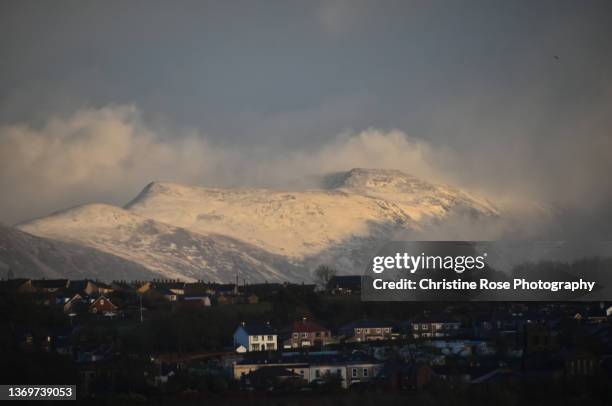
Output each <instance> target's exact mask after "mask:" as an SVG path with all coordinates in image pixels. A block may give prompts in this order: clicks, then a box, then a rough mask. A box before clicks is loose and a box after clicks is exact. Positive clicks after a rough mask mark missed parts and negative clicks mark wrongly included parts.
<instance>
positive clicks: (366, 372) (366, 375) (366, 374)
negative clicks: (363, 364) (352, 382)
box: [363, 368, 368, 378]
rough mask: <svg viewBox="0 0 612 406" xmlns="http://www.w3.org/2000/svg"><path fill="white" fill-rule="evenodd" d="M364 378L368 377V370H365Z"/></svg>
mask: <svg viewBox="0 0 612 406" xmlns="http://www.w3.org/2000/svg"><path fill="white" fill-rule="evenodd" d="M363 376H364V378H367V377H368V368H363Z"/></svg>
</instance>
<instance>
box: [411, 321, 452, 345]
mask: <svg viewBox="0 0 612 406" xmlns="http://www.w3.org/2000/svg"><path fill="white" fill-rule="evenodd" d="M460 327H461V322H459V321H456V320H453V319H452V318H450V317H448V316H420V317H417V318H415V319H413V320H412V322H411V332H412V336H413V337H414V338H417V339H418V338H440V337H453V336H456V335H457V334H458V333H459V328H460Z"/></svg>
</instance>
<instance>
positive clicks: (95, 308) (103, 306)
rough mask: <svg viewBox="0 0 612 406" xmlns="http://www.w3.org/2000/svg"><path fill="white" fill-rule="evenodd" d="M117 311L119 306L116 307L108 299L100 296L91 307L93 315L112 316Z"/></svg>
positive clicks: (90, 310)
mask: <svg viewBox="0 0 612 406" xmlns="http://www.w3.org/2000/svg"><path fill="white" fill-rule="evenodd" d="M116 311H117V306H115V305H114V304H113V303H112V302H111V301H110V300H109V299H108V298H106V297H105V296H100V297H99V298H97V299H96V300H94V302H93V303H92V304H90V305H89V312H90V313H93V314H104V315H106V314H112V313H115V312H116Z"/></svg>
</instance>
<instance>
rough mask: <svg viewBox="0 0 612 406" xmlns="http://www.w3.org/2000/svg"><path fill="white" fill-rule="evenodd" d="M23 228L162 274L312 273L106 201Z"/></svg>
mask: <svg viewBox="0 0 612 406" xmlns="http://www.w3.org/2000/svg"><path fill="white" fill-rule="evenodd" d="M19 228H20V229H22V230H25V231H27V232H29V233H31V234H35V235H41V236H45V237H47V238H52V239H56V240H62V241H67V242H70V243H77V244H80V245H84V246H87V247H93V248H95V249H98V250H100V251H104V252H108V253H110V254H112V255H114V256H117V257H120V258H124V259H127V260H131V261H134V262H137V263H139V264H142V265H143V266H145V267H146V268H148V269H149V270H151V271H152V272H153V273H155V274H156V277H158V278H160V277H162V278H171V279H182V280H200V279H201V280H209V281H216V282H219V281H226V282H227V281H234V280H235V277H236V276H238V277H239V278H240V280H241V281H242V280H246V281H247V282H255V281H264V280H267V281H288V280H294V281H300V280H305V279H307V276H308V275H307V274H306V273H305V272H304V270H303V269H301V268H300V267H298V266H295V265H293V264H291V263H289V262H288V261H287V260H286V259H285V258H283V257H281V256H278V255H273V254H270V253H268V252H265V251H264V250H261V249H259V248H257V247H253V246H250V245H249V244H246V243H243V242H241V241H238V240H234V239H232V238H229V237H226V236H221V235H213V234H209V235H202V234H198V233H193V232H191V231H188V230H185V229H183V228H178V227H173V226H171V225H168V224H163V223H159V222H157V221H155V220H151V219H147V218H144V217H141V216H139V215H137V214H134V213H131V212H129V211H127V210H124V209H122V208H119V207H115V206H110V205H106V204H88V205H84V206H78V207H75V208H72V209H68V210H64V211H61V212H58V213H54V214H52V215H50V216H48V217H45V218H42V219H38V220H34V221H31V222H28V223H26V224H22V225H21V226H20V227H19ZM123 279H129V278H123Z"/></svg>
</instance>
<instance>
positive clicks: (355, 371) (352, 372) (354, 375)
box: [351, 368, 357, 378]
mask: <svg viewBox="0 0 612 406" xmlns="http://www.w3.org/2000/svg"><path fill="white" fill-rule="evenodd" d="M351 376H352V377H353V378H357V368H353V369H352V370H351Z"/></svg>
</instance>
